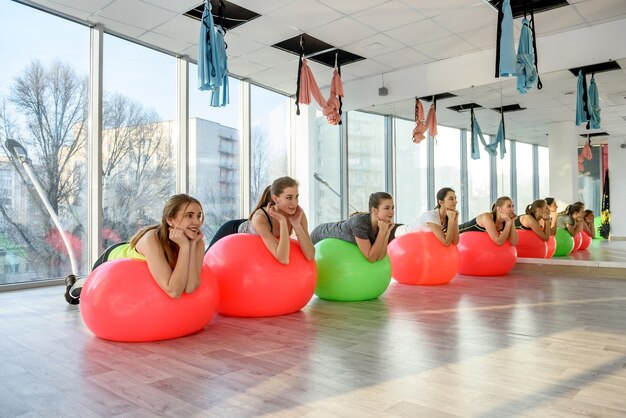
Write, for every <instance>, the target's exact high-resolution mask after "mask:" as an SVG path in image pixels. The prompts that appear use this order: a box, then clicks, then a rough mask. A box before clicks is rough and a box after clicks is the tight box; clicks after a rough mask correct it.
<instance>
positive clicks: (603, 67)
mask: <svg viewBox="0 0 626 418" xmlns="http://www.w3.org/2000/svg"><path fill="white" fill-rule="evenodd" d="M580 69H582V70H583V72H584V73H585V74H592V73H601V72H604V71H613V70H621V69H622V67H620V66H619V64H618V63H617V62H616V61H607V62H601V63H599V64H591V65H586V66H584V67H576V68H570V69H569V72H570V73H572V74H574V75H575V76H576V77H578V70H580Z"/></svg>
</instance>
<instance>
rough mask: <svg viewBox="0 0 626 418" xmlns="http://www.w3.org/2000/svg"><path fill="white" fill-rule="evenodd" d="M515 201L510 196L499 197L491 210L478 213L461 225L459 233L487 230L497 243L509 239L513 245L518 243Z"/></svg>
mask: <svg viewBox="0 0 626 418" xmlns="http://www.w3.org/2000/svg"><path fill="white" fill-rule="evenodd" d="M513 209H514V207H513V201H512V200H511V198H510V197H508V196H502V197H499V198H498V200H496V203H494V204H493V205H492V206H491V212H486V213H482V214H480V215H478V216H477V217H475V218H474V219H472V220H471V221H468V222H465V223H464V224H461V225H459V233H460V234H462V233H464V232H470V231H479V232H486V233H488V234H489V237H490V238H491V240H492V241H493V242H494V243H495V244H496V245H502V244H504V242H505V241H507V240H508V241H509V242H510V243H511V245H515V244H517V233H516V232H515V219H516V218H517V216H516V215H515V213H514V212H513Z"/></svg>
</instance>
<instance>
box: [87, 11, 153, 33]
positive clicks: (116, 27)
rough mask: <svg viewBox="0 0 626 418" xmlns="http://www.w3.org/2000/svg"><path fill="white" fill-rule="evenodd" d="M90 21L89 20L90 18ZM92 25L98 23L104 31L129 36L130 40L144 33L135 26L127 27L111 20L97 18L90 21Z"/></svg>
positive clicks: (143, 30)
mask: <svg viewBox="0 0 626 418" xmlns="http://www.w3.org/2000/svg"><path fill="white" fill-rule="evenodd" d="M92 17H93V15H92ZM96 17H97V16H96ZM90 19H91V18H90ZM90 21H91V22H93V23H100V24H102V25H103V26H104V29H105V30H107V31H109V32H115V33H119V34H122V35H126V36H130V37H132V38H137V37H139V36H140V35H141V34H142V33H145V32H146V30H145V29H142V28H138V27H136V26H132V25H127V24H126V23H121V22H118V21H116V20H113V19H108V18H105V17H97V20H95V21H92V20H90Z"/></svg>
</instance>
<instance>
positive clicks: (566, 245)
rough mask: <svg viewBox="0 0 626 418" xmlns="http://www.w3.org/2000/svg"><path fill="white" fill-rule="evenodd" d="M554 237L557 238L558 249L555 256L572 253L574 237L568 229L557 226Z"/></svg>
mask: <svg viewBox="0 0 626 418" xmlns="http://www.w3.org/2000/svg"><path fill="white" fill-rule="evenodd" d="M554 239H555V240H556V251H555V252H554V256H555V257H563V256H566V255H569V253H571V252H572V250H573V249H574V238H572V235H571V234H570V233H569V231H568V230H567V229H564V228H557V230H556V235H555V236H554Z"/></svg>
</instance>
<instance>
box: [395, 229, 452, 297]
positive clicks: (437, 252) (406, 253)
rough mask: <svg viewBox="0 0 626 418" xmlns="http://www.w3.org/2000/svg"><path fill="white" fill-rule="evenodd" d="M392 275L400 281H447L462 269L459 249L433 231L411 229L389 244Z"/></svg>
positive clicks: (416, 283)
mask: <svg viewBox="0 0 626 418" xmlns="http://www.w3.org/2000/svg"><path fill="white" fill-rule="evenodd" d="M387 254H389V259H390V260H391V276H392V277H393V278H394V279H396V280H397V281H398V282H400V283H404V284H413V285H436V284H444V283H448V282H449V281H450V280H452V278H453V277H454V276H456V273H457V272H458V270H459V250H458V249H457V248H456V245H454V244H450V246H448V247H446V246H445V245H443V244H442V243H441V241H439V239H437V237H436V236H435V234H434V233H432V232H410V233H408V234H405V235H402V236H400V237H398V238H396V239H394V240H393V241H391V243H390V244H389V246H388V247H387Z"/></svg>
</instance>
